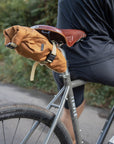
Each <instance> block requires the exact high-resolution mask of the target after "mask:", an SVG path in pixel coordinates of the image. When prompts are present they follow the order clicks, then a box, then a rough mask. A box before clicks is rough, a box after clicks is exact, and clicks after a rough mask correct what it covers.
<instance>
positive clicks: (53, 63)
mask: <svg viewBox="0 0 114 144" xmlns="http://www.w3.org/2000/svg"><path fill="white" fill-rule="evenodd" d="M3 34H4V37H5V45H8V44H9V47H10V48H12V49H13V48H15V50H16V51H17V52H18V54H20V55H22V56H24V57H26V58H31V59H33V60H34V61H37V62H40V63H43V64H45V65H47V66H48V67H49V68H51V69H52V70H54V71H56V72H59V73H63V72H65V71H66V67H67V65H66V59H65V58H64V56H63V55H62V53H61V50H60V49H58V48H57V47H56V45H55V44H52V43H50V42H49V40H48V39H47V38H46V37H45V36H44V35H42V34H41V33H39V32H38V31H36V30H35V29H32V28H29V27H24V26H19V25H16V26H12V27H10V28H8V29H5V30H4V31H3Z"/></svg>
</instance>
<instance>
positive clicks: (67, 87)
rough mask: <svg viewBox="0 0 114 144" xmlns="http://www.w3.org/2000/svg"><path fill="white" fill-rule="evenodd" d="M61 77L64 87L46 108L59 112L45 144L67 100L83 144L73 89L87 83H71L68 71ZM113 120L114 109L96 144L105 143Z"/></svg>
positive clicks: (35, 124) (37, 123)
mask: <svg viewBox="0 0 114 144" xmlns="http://www.w3.org/2000/svg"><path fill="white" fill-rule="evenodd" d="M61 51H62V53H63V55H64V56H65V52H64V50H63V49H61ZM65 57H66V56H65ZM61 76H62V77H63V81H64V86H63V87H62V89H61V90H60V91H59V92H58V93H57V95H55V97H54V98H53V99H52V100H51V102H50V103H49V104H48V106H47V107H46V109H50V108H51V107H55V108H58V111H57V113H56V116H55V118H54V120H53V123H52V125H51V128H50V131H49V132H48V134H47V137H46V139H45V140H44V144H48V141H49V138H50V136H51V134H52V132H53V131H54V128H55V127H56V124H57V122H58V119H59V118H60V115H61V112H62V110H63V107H64V104H65V101H66V100H68V105H69V109H70V113H71V118H72V123H73V129H74V134H75V138H76V143H77V144H82V139H81V135H80V129H79V123H78V117H77V112H76V105H75V101H74V95H73V90H72V89H73V88H74V87H78V86H81V85H84V84H85V83H86V82H85V81H83V80H74V81H71V79H70V73H69V71H68V69H67V70H66V72H65V73H63V74H61ZM61 96H62V99H61V101H60V104H59V105H57V104H54V103H55V102H56V100H57V99H58V98H59V97H61ZM113 118H114V107H113V108H112V111H111V113H110V115H109V117H108V119H107V120H106V123H105V125H104V127H103V129H102V132H101V135H100V137H99V139H98V140H97V143H96V144H102V143H103V140H104V138H105V135H106V133H107V132H108V129H109V128H110V125H111V123H112V121H113ZM38 125H39V122H35V123H34V125H33V127H32V129H31V130H30V131H29V132H28V134H27V135H26V136H25V138H24V140H23V142H22V143H21V144H25V143H26V142H27V140H28V139H29V137H30V136H31V135H32V133H33V132H34V131H35V129H36V128H37V126H38Z"/></svg>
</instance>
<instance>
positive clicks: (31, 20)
mask: <svg viewBox="0 0 114 144" xmlns="http://www.w3.org/2000/svg"><path fill="white" fill-rule="evenodd" d="M56 17H57V0H53V1H51V3H50V1H47V0H42V1H41V0H3V1H1V3H0V29H4V28H7V27H9V26H13V25H25V26H32V25H36V24H45V25H53V26H55V25H56Z"/></svg>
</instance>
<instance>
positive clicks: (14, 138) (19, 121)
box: [11, 118, 20, 144]
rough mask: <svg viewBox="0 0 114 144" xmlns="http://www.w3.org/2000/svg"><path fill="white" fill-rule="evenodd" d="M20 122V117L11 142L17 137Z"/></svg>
mask: <svg viewBox="0 0 114 144" xmlns="http://www.w3.org/2000/svg"><path fill="white" fill-rule="evenodd" d="M19 122H20V118H19V119H18V121H17V125H16V128H15V131H14V135H13V138H12V142H11V144H13V142H14V139H15V136H16V133H17V129H18V127H19Z"/></svg>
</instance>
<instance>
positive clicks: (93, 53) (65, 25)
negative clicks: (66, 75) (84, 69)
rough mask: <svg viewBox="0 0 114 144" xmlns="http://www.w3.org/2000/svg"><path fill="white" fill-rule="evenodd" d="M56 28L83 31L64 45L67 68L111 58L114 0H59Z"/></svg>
mask: <svg viewBox="0 0 114 144" xmlns="http://www.w3.org/2000/svg"><path fill="white" fill-rule="evenodd" d="M57 27H58V28H62V29H81V30H83V31H85V32H86V34H87V37H86V38H84V39H83V40H82V41H79V42H77V43H76V44H75V45H74V46H72V47H70V48H69V47H66V46H65V50H66V54H67V59H68V63H69V66H70V69H71V70H75V67H78V66H86V65H91V64H96V63H99V62H103V61H106V60H108V59H111V58H114V0H59V1H58V19H57Z"/></svg>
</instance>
